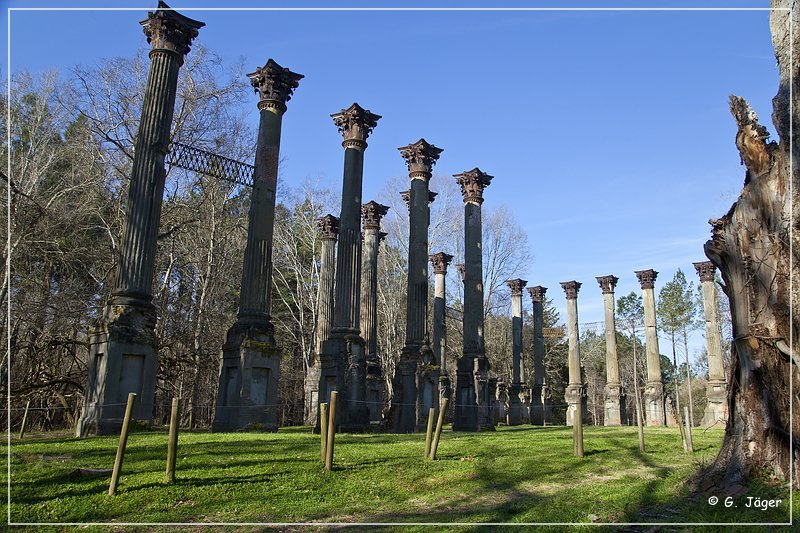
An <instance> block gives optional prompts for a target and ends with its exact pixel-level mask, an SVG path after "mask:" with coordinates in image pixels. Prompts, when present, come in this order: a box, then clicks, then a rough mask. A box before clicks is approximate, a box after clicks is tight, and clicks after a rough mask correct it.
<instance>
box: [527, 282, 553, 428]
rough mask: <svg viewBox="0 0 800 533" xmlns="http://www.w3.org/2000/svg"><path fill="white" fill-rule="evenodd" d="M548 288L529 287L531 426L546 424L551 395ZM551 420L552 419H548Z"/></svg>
mask: <svg viewBox="0 0 800 533" xmlns="http://www.w3.org/2000/svg"><path fill="white" fill-rule="evenodd" d="M546 292H547V287H542V286H541V285H536V286H535V287H528V294H530V295H531V307H532V310H531V315H532V318H533V385H532V386H531V406H530V416H531V424H533V425H534V426H543V425H544V424H545V416H546V414H547V413H546V411H547V409H546V407H549V406H548V405H546V403H547V401H548V400H547V399H548V398H549V394H547V391H546V390H545V387H546V386H545V379H544V332H543V330H544V299H545V293H546ZM547 418H550V417H547Z"/></svg>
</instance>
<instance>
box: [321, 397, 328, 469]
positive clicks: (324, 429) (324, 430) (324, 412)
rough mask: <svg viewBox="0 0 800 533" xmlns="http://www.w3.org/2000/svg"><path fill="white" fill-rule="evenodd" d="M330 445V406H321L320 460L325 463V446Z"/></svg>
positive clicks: (324, 404) (323, 404)
mask: <svg viewBox="0 0 800 533" xmlns="http://www.w3.org/2000/svg"><path fill="white" fill-rule="evenodd" d="M327 444H328V404H327V403H321V404H319V460H320V461H322V462H323V463H324V462H325V446H326V445H327Z"/></svg>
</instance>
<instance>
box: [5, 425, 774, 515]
mask: <svg viewBox="0 0 800 533" xmlns="http://www.w3.org/2000/svg"><path fill="white" fill-rule="evenodd" d="M721 440H722V430H716V429H715V430H708V431H705V432H704V431H702V430H696V431H695V432H694V444H695V450H696V451H695V453H694V454H693V455H690V454H686V453H684V452H683V449H682V447H681V443H680V438H679V436H678V432H677V429H673V428H648V429H647V430H646V441H647V452H646V453H644V454H641V453H639V450H638V446H637V437H636V430H635V428H627V427H625V428H602V427H587V428H585V450H586V455H585V457H584V458H583V459H576V458H574V457H573V456H572V431H571V429H570V428H564V427H546V428H534V427H531V426H517V427H501V428H499V429H498V431H496V432H491V433H480V434H469V433H452V432H450V431H445V432H444V433H443V435H442V442H441V444H440V447H439V454H438V460H437V461H426V460H423V459H422V455H423V449H424V443H425V436H424V435H420V434H416V435H388V434H364V435H344V434H342V435H337V439H336V448H335V450H336V458H335V469H334V471H333V472H326V471H324V469H323V468H322V465H321V463H320V460H319V437H318V436H315V435H312V434H311V433H310V432H309V430H308V428H285V429H281V430H280V432H278V433H226V434H211V433H187V432H184V433H181V435H180V441H179V442H180V443H179V450H178V461H177V477H178V480H177V482H176V483H174V484H172V485H168V484H166V483H165V482H164V477H165V476H164V470H165V458H166V443H167V434H166V432H143V433H133V434H132V435H131V436H130V438H129V441H128V450H127V454H126V456H125V463H124V466H123V475H122V478H121V482H120V488H119V491H118V494H117V495H116V496H114V497H109V496H108V495H107V494H106V492H107V490H108V478H107V477H104V478H79V479H70V477H69V473H70V472H72V471H73V470H75V469H76V468H78V467H93V468H111V466H112V465H113V462H114V454H115V451H116V447H117V442H118V439H117V438H116V437H95V438H90V439H83V440H78V439H72V438H66V437H62V438H56V439H52V438H40V437H37V436H32V437H31V438H30V439H29V438H26V439H25V440H23V441H16V440H15V441H13V442H12V448H11V499H12V505H11V520H12V522H109V521H113V522H151V523H152V522H310V521H326V522H584V523H589V522H739V521H747V522H770V521H772V522H786V521H787V520H788V495H784V494H783V492H782V491H781V489H780V488H776V487H772V486H764V485H758V486H753V487H750V492H748V494H746V495H745V496H741V497H739V498H737V503H741V505H739V507H730V508H725V507H724V505H723V504H722V503H720V504H718V505H717V506H713V507H712V506H710V505H709V504H708V502H707V497H708V496H707V495H706V496H705V497H704V498H702V499H699V500H698V501H690V500H689V499H688V498H687V495H688V494H687V490H686V488H685V486H684V483H683V482H684V480H686V479H687V478H688V477H689V476H690V475H691V474H692V473H693V472H694V471H695V470H696V469H697V468H698V467H699V466H701V465H702V464H704V463H708V462H709V461H710V460H711V459H713V457H714V456H715V455H716V453H717V451H718V449H719V445H720V443H721ZM42 454H43V455H48V456H53V455H67V456H70V457H69V458H65V459H60V460H42V459H41V458H40V457H38V456H39V455H42ZM747 496H759V497H783V498H784V502H783V503H782V504H781V505H780V506H779V507H778V508H777V509H774V508H773V509H770V510H767V511H761V510H757V509H752V508H751V509H747V508H746V507H744V503H745V502H746V497H747ZM3 512H4V513H5V512H6V510H5V509H4V510H3ZM461 530H463V529H460V530H459V531H461Z"/></svg>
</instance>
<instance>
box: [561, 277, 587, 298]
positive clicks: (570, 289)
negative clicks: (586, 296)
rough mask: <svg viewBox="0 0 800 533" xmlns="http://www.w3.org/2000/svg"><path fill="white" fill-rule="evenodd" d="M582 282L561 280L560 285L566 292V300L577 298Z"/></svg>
mask: <svg viewBox="0 0 800 533" xmlns="http://www.w3.org/2000/svg"><path fill="white" fill-rule="evenodd" d="M581 285H583V284H582V283H580V282H579V281H575V280H572V281H562V282H561V286H562V287H563V288H564V292H565V293H566V294H567V300H575V299H576V298H578V291H579V290H580V288H581Z"/></svg>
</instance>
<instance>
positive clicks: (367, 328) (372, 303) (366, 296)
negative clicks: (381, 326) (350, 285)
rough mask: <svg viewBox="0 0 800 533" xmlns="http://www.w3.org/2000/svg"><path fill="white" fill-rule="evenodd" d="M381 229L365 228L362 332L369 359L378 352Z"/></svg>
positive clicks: (374, 356) (375, 356)
mask: <svg viewBox="0 0 800 533" xmlns="http://www.w3.org/2000/svg"><path fill="white" fill-rule="evenodd" d="M379 233H380V231H379V230H378V229H373V228H365V229H364V250H363V253H364V263H363V266H362V273H361V274H362V278H363V279H362V281H363V285H362V287H361V303H362V308H361V334H362V336H363V337H364V343H365V344H366V350H367V359H371V358H377V354H378V246H379V242H380V236H379Z"/></svg>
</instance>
